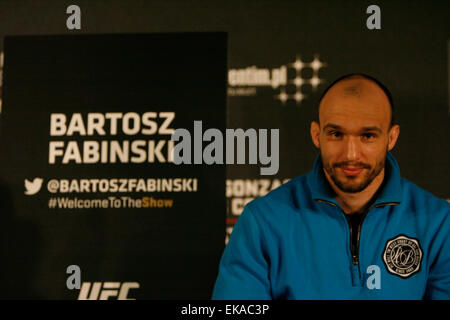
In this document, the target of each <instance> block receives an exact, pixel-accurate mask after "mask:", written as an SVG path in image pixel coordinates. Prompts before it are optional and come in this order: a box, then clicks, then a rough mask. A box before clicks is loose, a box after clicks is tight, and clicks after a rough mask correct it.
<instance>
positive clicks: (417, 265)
mask: <svg viewBox="0 0 450 320" xmlns="http://www.w3.org/2000/svg"><path fill="white" fill-rule="evenodd" d="M377 194H378V196H377V197H376V199H375V201H374V202H373V203H372V205H371V206H370V208H369V210H368V211H367V212H366V214H365V216H364V219H363V222H362V224H361V227H360V232H359V241H358V242H359V245H358V248H357V249H356V250H353V251H352V250H351V241H350V224H349V223H348V221H347V219H346V217H345V213H344V211H343V210H342V209H341V207H340V205H339V203H338V202H337V201H336V200H335V199H334V197H333V191H332V189H331V187H330V185H329V184H328V182H327V180H326V178H325V176H324V174H323V170H322V163H321V159H320V154H319V155H318V156H317V157H316V159H315V162H314V168H313V170H312V171H310V172H309V173H308V174H306V175H302V176H299V177H297V178H294V179H292V180H290V181H289V182H287V183H285V184H284V185H282V186H280V187H279V188H277V189H275V190H273V191H271V192H269V193H268V194H267V195H265V196H264V197H260V198H257V199H255V200H253V201H252V202H250V203H248V204H247V206H246V207H245V209H244V211H243V213H242V215H241V216H240V217H239V219H238V221H237V223H236V225H235V226H234V229H233V232H232V234H231V237H230V240H229V242H228V245H227V246H226V248H225V251H224V253H223V256H222V259H221V262H220V266H219V274H218V277H217V280H216V283H215V287H214V291H213V297H212V298H213V299H402V300H403V299H450V214H449V213H450V204H449V203H448V202H447V201H445V200H443V199H439V198H437V197H435V196H433V195H432V194H431V193H429V192H427V191H425V190H423V189H421V188H420V187H418V186H417V185H415V184H413V183H411V182H410V181H408V180H406V179H403V178H401V177H400V170H399V167H398V164H397V161H396V160H395V158H394V156H393V155H392V154H391V153H389V152H388V154H387V158H386V166H385V179H384V181H383V184H382V185H381V187H380V189H379V192H378V193H377ZM355 232H356V231H355ZM352 252H353V255H352Z"/></svg>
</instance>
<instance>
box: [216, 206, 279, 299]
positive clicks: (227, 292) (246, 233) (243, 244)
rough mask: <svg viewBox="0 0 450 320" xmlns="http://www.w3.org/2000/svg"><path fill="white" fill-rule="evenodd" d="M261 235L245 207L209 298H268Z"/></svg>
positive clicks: (251, 214)
mask: <svg viewBox="0 0 450 320" xmlns="http://www.w3.org/2000/svg"><path fill="white" fill-rule="evenodd" d="M263 239H264V235H263V233H262V230H261V226H260V225H259V224H258V221H257V219H256V217H255V216H254V214H253V212H252V211H250V208H249V207H248V206H246V207H245V209H244V211H243V212H242V214H241V216H240V217H239V219H238V221H237V222H236V224H235V226H234V228H233V231H232V233H231V236H230V240H229V241H228V244H227V246H226V248H225V250H224V253H223V255H222V259H221V261H220V265H219V274H218V277H217V280H216V283H215V286H214V291H213V296H212V299H215V300H268V299H271V298H272V297H271V293H270V292H271V290H270V281H269V264H268V259H267V255H266V254H265V252H264V240H263Z"/></svg>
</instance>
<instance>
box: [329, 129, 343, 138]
mask: <svg viewBox="0 0 450 320" xmlns="http://www.w3.org/2000/svg"><path fill="white" fill-rule="evenodd" d="M330 135H331V136H333V137H335V138H339V137H340V136H342V133H340V132H339V131H331V132H330Z"/></svg>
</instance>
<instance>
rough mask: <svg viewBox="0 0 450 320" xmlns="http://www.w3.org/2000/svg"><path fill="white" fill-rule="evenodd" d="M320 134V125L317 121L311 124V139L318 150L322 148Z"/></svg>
mask: <svg viewBox="0 0 450 320" xmlns="http://www.w3.org/2000/svg"><path fill="white" fill-rule="evenodd" d="M319 134H320V125H319V124H318V123H317V122H316V121H313V122H311V139H312V142H313V143H314V145H315V146H316V148H320V142H319Z"/></svg>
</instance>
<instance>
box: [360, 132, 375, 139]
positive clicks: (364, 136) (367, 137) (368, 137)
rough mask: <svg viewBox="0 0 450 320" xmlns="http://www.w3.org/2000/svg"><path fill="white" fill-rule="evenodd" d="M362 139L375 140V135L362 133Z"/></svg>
mask: <svg viewBox="0 0 450 320" xmlns="http://www.w3.org/2000/svg"><path fill="white" fill-rule="evenodd" d="M363 138H364V139H373V138H375V135H374V134H373V133H364V134H363Z"/></svg>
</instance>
